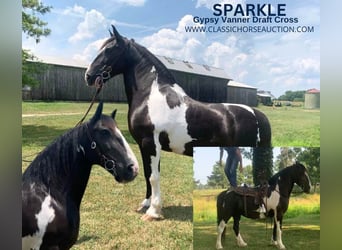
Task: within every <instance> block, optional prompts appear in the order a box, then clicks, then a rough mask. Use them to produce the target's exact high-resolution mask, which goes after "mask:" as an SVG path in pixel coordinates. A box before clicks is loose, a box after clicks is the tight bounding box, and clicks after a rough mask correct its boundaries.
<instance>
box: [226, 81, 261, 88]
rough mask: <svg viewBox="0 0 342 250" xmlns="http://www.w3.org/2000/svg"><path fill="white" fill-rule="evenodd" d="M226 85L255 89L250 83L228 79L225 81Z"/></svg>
mask: <svg viewBox="0 0 342 250" xmlns="http://www.w3.org/2000/svg"><path fill="white" fill-rule="evenodd" d="M227 85H228V86H231V87H238V88H248V89H257V88H256V87H253V86H250V85H247V84H245V83H242V82H236V81H233V80H231V81H229V82H228V83H227Z"/></svg>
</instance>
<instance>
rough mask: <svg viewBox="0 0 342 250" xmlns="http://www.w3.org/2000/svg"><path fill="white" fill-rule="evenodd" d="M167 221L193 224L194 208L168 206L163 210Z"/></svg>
mask: <svg viewBox="0 0 342 250" xmlns="http://www.w3.org/2000/svg"><path fill="white" fill-rule="evenodd" d="M163 214H164V217H165V219H168V220H177V221H190V222H192V206H168V207H164V208H163Z"/></svg>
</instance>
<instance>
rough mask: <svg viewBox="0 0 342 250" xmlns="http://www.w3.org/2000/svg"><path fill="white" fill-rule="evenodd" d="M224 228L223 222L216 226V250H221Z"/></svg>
mask: <svg viewBox="0 0 342 250" xmlns="http://www.w3.org/2000/svg"><path fill="white" fill-rule="evenodd" d="M225 227H226V223H225V222H224V220H221V221H220V224H219V225H218V226H217V239H216V248H217V249H222V248H223V247H222V233H223V230H224V229H225Z"/></svg>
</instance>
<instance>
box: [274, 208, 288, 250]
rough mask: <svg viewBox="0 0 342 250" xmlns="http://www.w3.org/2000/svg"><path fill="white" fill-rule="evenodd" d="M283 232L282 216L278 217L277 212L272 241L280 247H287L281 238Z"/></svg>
mask: <svg viewBox="0 0 342 250" xmlns="http://www.w3.org/2000/svg"><path fill="white" fill-rule="evenodd" d="M281 234H282V218H278V217H277V216H276V214H275V215H274V228H273V239H272V243H273V244H274V245H276V246H277V247H278V248H279V249H285V246H284V244H283V241H282V238H281Z"/></svg>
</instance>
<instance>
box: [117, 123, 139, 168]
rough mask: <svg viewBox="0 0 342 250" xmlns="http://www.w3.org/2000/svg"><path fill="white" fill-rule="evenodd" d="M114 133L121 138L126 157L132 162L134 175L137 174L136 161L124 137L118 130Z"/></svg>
mask: <svg viewBox="0 0 342 250" xmlns="http://www.w3.org/2000/svg"><path fill="white" fill-rule="evenodd" d="M115 133H116V134H118V135H119V136H120V137H121V139H122V141H123V143H124V147H125V149H126V152H127V155H128V157H129V159H131V160H132V162H133V170H134V172H135V173H138V170H139V164H138V160H137V158H136V156H135V154H134V153H133V151H132V149H131V147H130V146H129V144H128V142H127V141H126V139H125V137H124V136H123V135H122V133H121V131H120V130H119V129H118V128H115Z"/></svg>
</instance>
